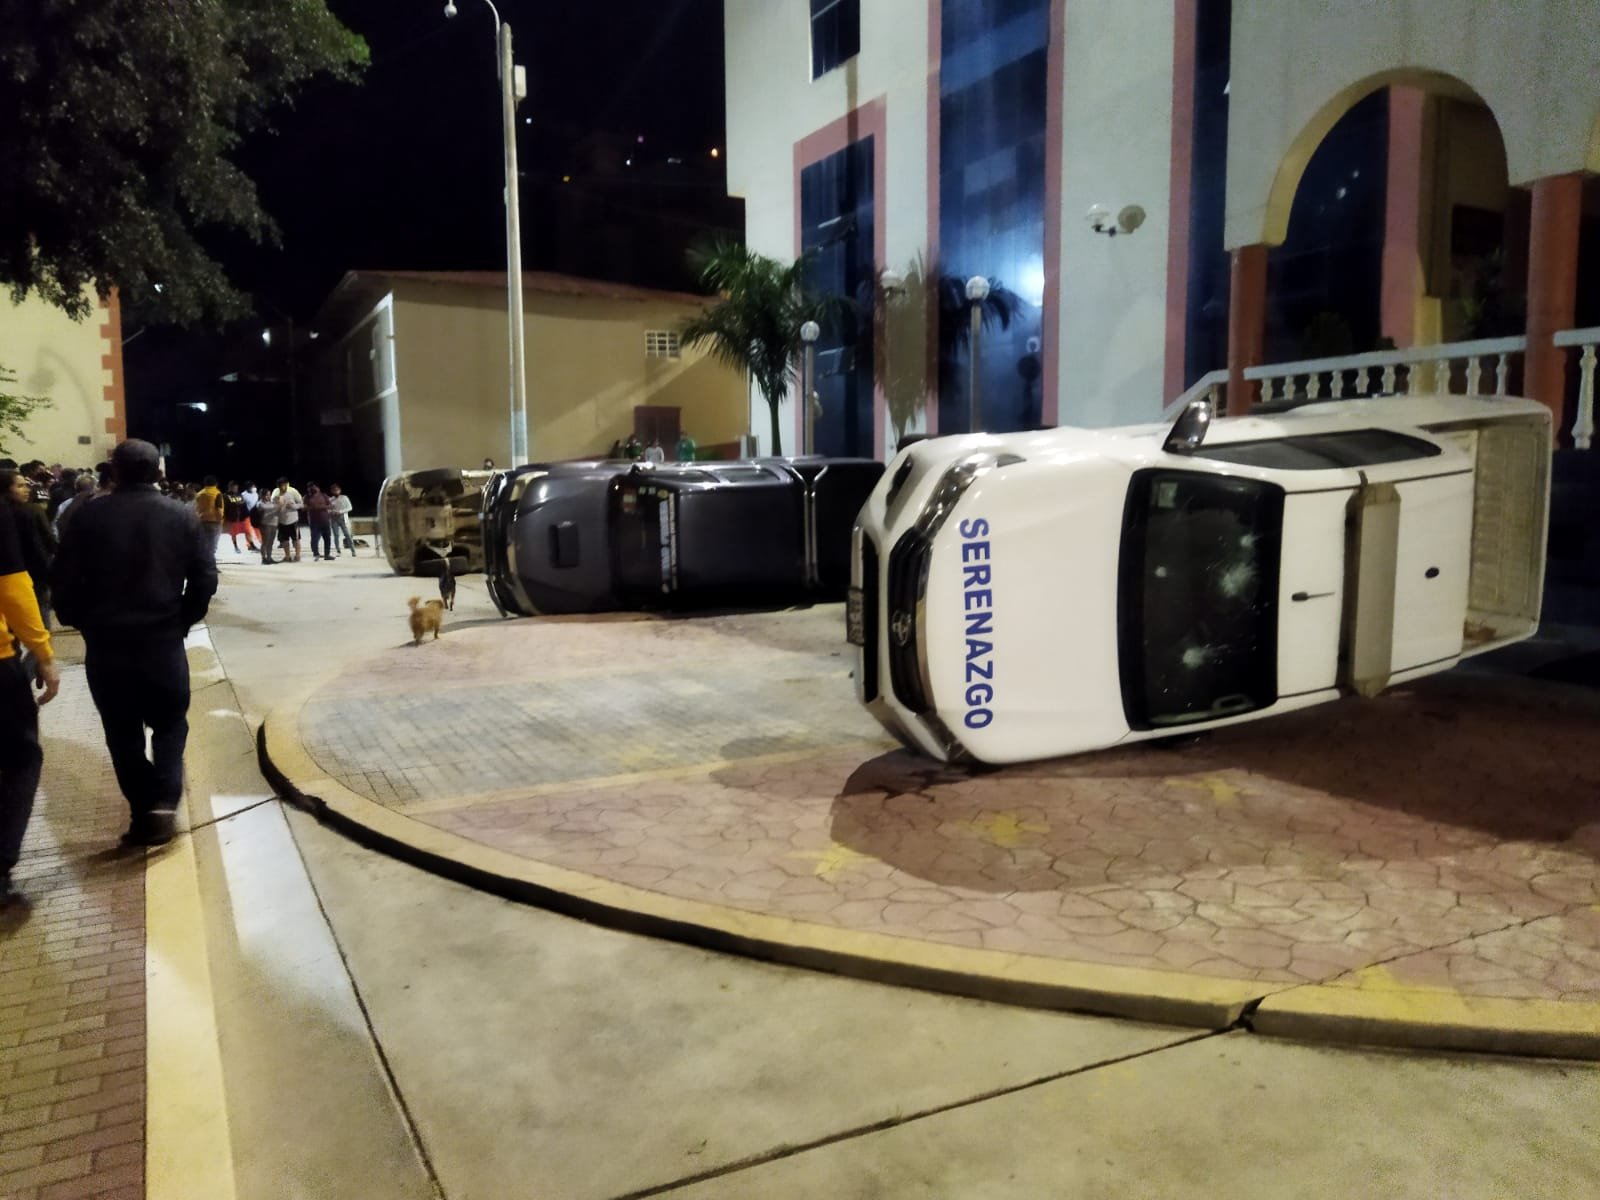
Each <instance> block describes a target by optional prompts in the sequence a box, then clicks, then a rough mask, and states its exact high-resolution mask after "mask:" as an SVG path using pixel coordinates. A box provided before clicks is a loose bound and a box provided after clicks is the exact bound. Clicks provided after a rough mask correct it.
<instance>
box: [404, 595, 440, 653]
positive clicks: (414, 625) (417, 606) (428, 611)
mask: <svg viewBox="0 0 1600 1200" xmlns="http://www.w3.org/2000/svg"><path fill="white" fill-rule="evenodd" d="M406 603H407V604H409V605H410V606H411V644H412V645H413V646H420V645H422V635H423V634H425V633H427V632H428V630H430V629H431V630H433V640H434V641H438V640H439V627H440V626H442V625H443V624H444V602H443V601H442V600H429V601H428V602H427V603H426V604H424V603H423V602H422V597H421V596H413V597H411V599H409V600H407V601H406Z"/></svg>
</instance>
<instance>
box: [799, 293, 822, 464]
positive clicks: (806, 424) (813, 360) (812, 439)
mask: <svg viewBox="0 0 1600 1200" xmlns="http://www.w3.org/2000/svg"><path fill="white" fill-rule="evenodd" d="M821 336H822V327H821V326H820V325H818V324H817V323H816V322H815V321H807V322H806V323H805V324H804V325H802V326H800V341H801V342H802V343H804V345H805V357H804V358H803V359H802V362H801V368H800V403H801V404H803V405H804V406H805V407H804V408H803V409H802V410H801V414H802V415H801V418H800V429H801V431H802V432H803V433H804V435H805V436H804V437H803V438H801V440H800V453H801V454H814V453H816V440H817V408H816V405H817V339H818V338H819V337H821Z"/></svg>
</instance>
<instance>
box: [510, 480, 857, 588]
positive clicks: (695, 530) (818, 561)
mask: <svg viewBox="0 0 1600 1200" xmlns="http://www.w3.org/2000/svg"><path fill="white" fill-rule="evenodd" d="M882 474H883V464H882V463H880V462H877V461H875V460H872V459H827V458H815V457H805V458H763V459H751V460H748V461H741V462H704V463H693V464H657V465H652V464H649V463H631V462H618V461H594V462H571V463H550V464H536V465H532V466H527V467H521V468H519V469H517V470H515V471H508V472H503V473H500V474H497V475H496V476H495V477H494V478H493V479H492V480H491V481H490V482H489V485H488V486H487V487H486V488H485V489H484V493H483V548H484V563H485V567H484V569H485V571H486V572H487V574H488V580H489V595H490V596H491V597H492V598H493V599H494V602H495V604H496V606H497V607H498V608H499V609H500V611H501V612H502V613H506V614H533V613H575V612H601V611H605V610H609V609H628V608H684V607H692V606H701V605H711V604H763V603H781V602H784V601H790V600H800V599H805V598H808V597H809V598H817V599H820V598H822V597H825V596H836V595H843V594H844V591H845V589H846V588H847V587H848V586H849V583H850V531H851V528H852V527H853V525H854V523H855V518H856V514H857V512H859V511H860V509H861V505H862V503H863V502H864V501H865V500H866V498H867V495H868V494H869V493H870V492H871V491H872V488H873V486H874V485H875V484H876V483H877V481H878V477H879V476H880V475H882Z"/></svg>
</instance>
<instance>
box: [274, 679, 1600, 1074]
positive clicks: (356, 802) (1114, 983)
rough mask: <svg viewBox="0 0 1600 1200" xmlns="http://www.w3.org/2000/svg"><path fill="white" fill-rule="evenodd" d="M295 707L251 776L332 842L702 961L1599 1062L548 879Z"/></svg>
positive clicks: (1474, 1006) (1048, 1004) (1593, 1009)
mask: <svg viewBox="0 0 1600 1200" xmlns="http://www.w3.org/2000/svg"><path fill="white" fill-rule="evenodd" d="M303 706H304V698H303V697H302V698H300V699H297V700H295V701H294V702H291V703H289V704H286V705H284V706H282V707H280V708H278V709H275V710H274V711H273V712H272V713H270V714H269V715H268V717H267V719H266V721H265V723H264V724H263V725H262V727H261V731H260V736H259V752H260V757H261V766H262V771H263V773H264V774H265V775H266V777H267V779H268V780H269V781H270V782H271V783H272V785H273V787H274V788H276V789H277V790H278V791H279V792H280V794H281V795H283V796H284V797H285V798H286V799H288V800H290V801H291V802H293V803H295V804H296V805H298V806H299V807H301V808H303V809H305V810H306V811H307V812H310V813H312V814H313V815H314V816H316V817H317V818H318V819H319V820H320V821H322V822H323V823H325V824H327V825H329V826H331V827H332V828H335V829H337V830H339V831H340V832H342V833H344V834H346V835H348V836H350V837H352V838H354V839H355V840H357V841H359V842H362V843H363V844H365V845H368V846H371V847H373V848H374V849H377V850H380V851H382V852H384V853H386V854H389V855H392V856H394V857H396V858H400V859H403V860H404V861H406V862H410V863H412V864H413V865H416V866H419V867H422V868H423V869H424V870H427V871H431V872H433V873H435V874H438V875H442V876H444V877H446V878H449V879H453V880H456V881H457V882H459V883H464V884H467V885H468V886H471V887H475V888H478V889H481V890H483V891H487V892H492V893H494V894H496V895H500V896H504V897H506V898H508V899H512V900H518V901H522V902H524V903H529V904H534V905H537V906H539V907H541V908H546V909H550V910H552V911H554V912H559V913H563V914H565V915H567V916H572V917H578V918H580V919H582V920H586V921H590V922H593V923H594V924H597V925H603V926H606V927H608V928H612V929H618V930H622V931H624V932H628V933H637V934H642V935H645V936H649V937H661V938H667V939H670V940H672V941H677V942H683V943H686V944H688V945H693V946H700V947H704V948H706V949H710V950H717V951H723V952H728V953H734V954H742V955H745V956H747V957H751V958H758V959H764V960H767V961H770V962H777V963H784V964H788V965H792V966H800V967H807V968H810V969H813V970H820V971H827V972H830V973H832V974H836V975H844V976H849V977H851V978H856V979H864V980H869V981H873V982H877V983H887V984H894V985H899V986H906V987H917V988H922V989H925V990H929V991H938V992H947V993H950V994H953V995H960V996H969V997H973V998H975V999H981V1000H993V1001H998V1002H1001V1003H1008V1004H1018V1005H1025V1006H1028V1007H1034V1008H1046V1009H1057V1010H1064V1011H1071V1012H1084V1013H1094V1014H1098V1015H1103V1016H1113V1017H1124V1018H1129V1019H1132V1020H1139V1021H1149V1022H1154V1023H1158V1024H1168V1025H1183V1026H1190V1027H1198V1028H1204V1029H1227V1028H1233V1027H1243V1028H1247V1029H1251V1030H1253V1031H1255V1032H1258V1033H1262V1034H1267V1035H1270V1036H1282V1037H1289V1038H1295V1039H1299V1040H1304V1041H1313V1042H1333V1043H1347V1044H1362V1045H1381V1046H1396V1047H1407V1048H1414V1049H1439V1050H1468V1051H1480V1052H1489V1053H1502V1054H1521V1055H1534V1056H1544V1057H1552V1058H1573V1059H1594V1060H1600V1004H1585V1003H1579V1002H1559V1001H1539V1000H1507V999H1495V998H1474V997H1470V996H1462V995H1460V994H1458V993H1455V992H1449V991H1447V990H1444V989H1408V988H1404V987H1401V986H1398V985H1393V984H1388V985H1384V986H1381V987H1372V986H1367V985H1360V986H1344V985H1336V984H1315V985H1279V986H1277V987H1274V986H1273V985H1270V984H1263V983H1261V982H1259V981H1256V980H1236V979H1225V978H1219V977H1215V976H1205V975H1188V974H1184V973H1181V972H1177V971H1158V970H1150V969H1144V968H1135V967H1116V966H1106V965H1103V964H1098V963H1081V962H1071V961H1068V960H1063V959H1051V958H1043V957H1040V956H1036V955H1026V954H1012V953H1005V952H1001V951H995V950H980V949H973V948H968V947H963V946H950V945H941V944H939V943H934V942H919V941H914V940H911V939H908V938H900V937H893V936H890V935H887V934H878V933H867V932H862V931H857V930H849V929H839V928H836V927H833V926H825V925H818V924H813V923H810V922H803V921H795V920H791V919H789V918H786V917H778V916H772V915H768V914H764V913H753V912H748V911H746V910H743V909H737V908H731V907H726V906H723V905H716V904H710V903H706V902H703V901H696V900H685V899H680V898H678V897H674V896H667V895H663V894H661V893H659V892H652V891H649V890H647V889H644V888H638V887H633V886H631V885H628V884H622V883H617V882H614V881H612V880H609V879H603V878H600V877H598V876H593V875H588V874H585V873H582V872H578V871H571V870H567V869H565V868H561V867H555V866H551V865H549V864H546V863H541V862H537V861H535V860H532V859H527V858H523V857H521V856H519V855H514V854H509V853H506V852H505V851H501V850H496V849H494V848H493V847H490V846H486V845H484V844H482V843H481V842H475V841H472V840H471V839H468V838H464V837H461V836H459V835H457V834H453V833H449V832H447V831H445V830H442V829H437V828H435V827H433V826H431V825H425V824H423V823H422V822H420V821H414V820H412V819H411V818H409V817H406V816H404V815H402V814H400V813H398V812H395V811H394V810H392V809H389V808H386V807H385V806H383V805H381V804H378V803H376V802H374V801H372V800H369V799H367V798H366V797H365V796H361V795H359V794H357V793H356V792H353V791H351V790H350V789H349V788H346V787H345V786H344V785H343V784H341V783H339V782H338V781H337V780H334V779H331V778H329V777H328V776H327V775H326V774H325V773H324V772H323V771H322V770H321V769H320V768H319V767H318V766H317V764H316V762H315V761H314V760H313V759H312V758H311V757H310V756H309V755H308V754H307V753H306V752H305V749H304V746H303V745H302V744H301V742H300V739H299V734H298V730H299V715H300V711H301V709H302V708H303Z"/></svg>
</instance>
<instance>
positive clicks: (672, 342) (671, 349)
mask: <svg viewBox="0 0 1600 1200" xmlns="http://www.w3.org/2000/svg"><path fill="white" fill-rule="evenodd" d="M644 356H645V357H646V358H682V357H683V347H682V346H681V345H680V344H679V342H678V334H677V332H676V331H675V330H671V329H647V330H645V334H644Z"/></svg>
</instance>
